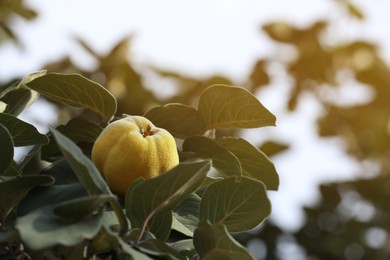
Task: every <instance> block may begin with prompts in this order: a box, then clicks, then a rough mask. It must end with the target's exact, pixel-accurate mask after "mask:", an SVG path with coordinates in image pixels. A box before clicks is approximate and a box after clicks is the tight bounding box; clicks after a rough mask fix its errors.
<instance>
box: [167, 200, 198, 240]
mask: <svg viewBox="0 0 390 260" xmlns="http://www.w3.org/2000/svg"><path fill="white" fill-rule="evenodd" d="M199 208H200V197H199V196H198V195H196V194H195V193H193V194H190V196H188V198H186V199H185V200H184V201H183V202H181V203H180V204H179V205H177V207H176V208H174V209H173V217H174V218H173V220H174V221H173V224H174V225H173V226H172V228H173V229H175V230H177V231H179V232H181V233H183V234H184V235H187V236H193V233H194V230H195V229H196V228H197V227H198V223H199Z"/></svg>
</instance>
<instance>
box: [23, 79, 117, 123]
mask: <svg viewBox="0 0 390 260" xmlns="http://www.w3.org/2000/svg"><path fill="white" fill-rule="evenodd" d="M27 86H28V87H29V88H31V89H33V90H35V91H37V92H39V93H41V94H42V95H45V96H47V97H48V98H51V99H53V100H55V101H57V102H61V103H63V104H66V105H70V106H75V107H82V108H87V109H89V110H91V111H94V112H96V113H97V114H98V115H100V116H101V117H102V118H103V119H104V121H105V122H108V121H110V119H111V118H112V117H113V116H114V114H115V112H116V108H117V102H116V99H115V98H114V96H113V95H112V94H111V93H110V92H108V91H107V90H106V89H105V88H103V87H102V86H100V85H99V84H97V83H95V82H93V81H91V80H89V79H87V78H85V77H83V76H81V75H79V74H57V73H49V74H46V75H44V76H42V77H39V78H37V79H35V80H33V81H31V82H29V83H28V84H27Z"/></svg>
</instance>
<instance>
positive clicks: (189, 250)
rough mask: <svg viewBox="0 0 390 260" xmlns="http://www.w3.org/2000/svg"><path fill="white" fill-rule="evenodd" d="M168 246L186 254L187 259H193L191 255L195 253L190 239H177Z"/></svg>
mask: <svg viewBox="0 0 390 260" xmlns="http://www.w3.org/2000/svg"><path fill="white" fill-rule="evenodd" d="M170 246H171V247H172V248H173V249H174V250H176V251H178V252H180V254H182V255H184V256H187V257H188V258H189V259H193V256H194V255H195V254H196V251H195V248H194V242H193V240H192V239H184V240H179V241H177V242H175V243H172V244H170Z"/></svg>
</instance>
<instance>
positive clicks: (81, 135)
mask: <svg viewBox="0 0 390 260" xmlns="http://www.w3.org/2000/svg"><path fill="white" fill-rule="evenodd" d="M56 130H57V131H59V132H60V133H61V134H63V135H65V136H66V137H68V138H69V139H71V140H72V141H73V142H74V143H76V144H77V143H80V142H90V143H93V142H94V141H95V140H96V138H97V137H98V136H99V134H100V132H101V131H102V128H101V127H100V126H98V125H96V124H94V123H92V122H89V121H88V120H86V119H84V118H82V117H75V118H73V119H71V120H70V121H69V122H68V123H67V124H66V125H60V126H58V127H57V128H56ZM58 151H59V148H58V146H57V144H56V142H55V141H54V140H53V137H50V142H49V144H47V145H45V146H44V147H42V154H43V156H44V157H45V158H50V156H51V155H52V154H54V153H56V152H58Z"/></svg>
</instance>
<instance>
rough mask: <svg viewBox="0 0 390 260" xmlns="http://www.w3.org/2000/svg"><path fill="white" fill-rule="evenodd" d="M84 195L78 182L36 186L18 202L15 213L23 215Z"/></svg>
mask: <svg viewBox="0 0 390 260" xmlns="http://www.w3.org/2000/svg"><path fill="white" fill-rule="evenodd" d="M42 176H45V175H42ZM84 196H87V193H86V191H85V189H84V188H83V186H82V185H81V184H80V183H79V182H77V183H72V184H62V185H56V184H54V185H51V186H49V187H36V188H34V189H32V190H31V191H30V192H29V193H28V196H26V197H24V198H23V200H22V201H21V202H20V203H19V205H18V208H17V214H18V216H24V215H26V214H28V213H30V212H32V211H34V210H36V209H38V208H42V207H45V206H49V205H57V204H59V203H61V202H64V201H68V200H72V199H75V198H79V197H84Z"/></svg>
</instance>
